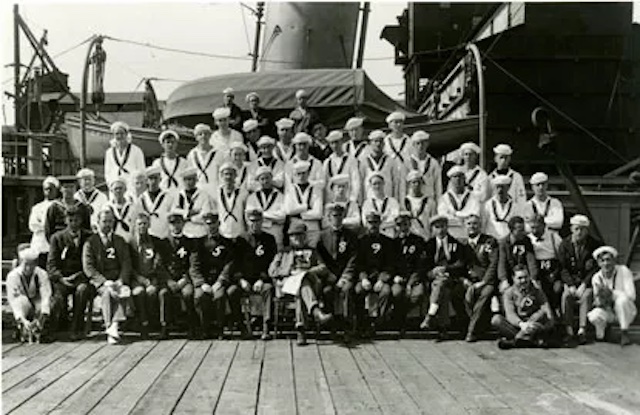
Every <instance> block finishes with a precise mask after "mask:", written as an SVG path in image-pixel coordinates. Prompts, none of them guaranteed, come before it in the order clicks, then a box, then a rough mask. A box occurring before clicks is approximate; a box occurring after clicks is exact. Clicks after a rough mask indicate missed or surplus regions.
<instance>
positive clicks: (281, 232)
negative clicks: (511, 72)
mask: <svg viewBox="0 0 640 415" xmlns="http://www.w3.org/2000/svg"><path fill="white" fill-rule="evenodd" d="M296 100H297V107H296V109H294V111H292V113H291V116H290V118H282V119H280V120H278V121H277V122H275V132H276V135H277V138H274V137H271V136H269V135H267V134H265V133H264V131H265V130H266V131H269V129H270V125H269V122H268V120H267V119H266V117H265V115H264V114H265V113H264V111H262V110H261V109H260V107H259V96H258V95H257V94H255V93H251V94H249V95H248V96H247V102H249V103H250V110H249V112H248V114H249V116H248V118H247V119H245V120H244V121H242V118H243V117H242V112H241V110H240V109H239V108H238V107H237V105H235V104H234V103H233V91H231V90H225V106H224V107H222V108H218V109H216V110H215V111H214V112H213V119H214V122H215V125H216V130H215V131H213V130H212V128H211V127H210V126H209V125H206V124H198V125H196V126H195V128H194V131H193V132H194V136H195V139H196V141H197V146H195V147H194V148H193V149H191V150H190V151H189V153H188V154H187V155H186V157H183V156H182V155H180V154H178V151H177V149H178V143H179V141H180V140H181V137H180V135H179V134H178V133H176V132H175V131H173V130H170V129H168V130H165V131H163V132H162V133H161V134H160V135H159V137H158V141H159V144H160V145H161V146H162V149H163V153H162V155H161V156H160V157H159V158H157V159H156V160H154V161H153V162H152V163H151V165H150V166H146V164H145V157H144V154H143V152H142V151H141V149H140V148H139V147H137V146H136V145H135V144H134V143H132V142H131V134H130V132H129V127H128V126H127V125H126V124H124V123H122V122H116V123H114V124H113V125H112V127H111V132H112V134H113V140H112V142H111V147H110V148H109V149H108V150H107V152H106V154H105V159H104V172H105V180H106V185H107V188H108V194H107V193H104V192H102V191H100V190H99V189H98V188H97V187H96V177H95V174H94V172H93V171H92V170H90V169H87V168H83V169H81V170H80V171H79V172H78V173H77V175H75V176H74V177H58V178H54V177H48V178H46V179H45V180H44V182H43V191H44V197H45V200H44V201H43V202H41V203H39V204H37V205H35V206H34V207H33V209H32V212H31V217H30V220H29V226H30V229H31V231H32V232H33V238H32V241H31V244H26V245H23V246H21V247H19V252H18V256H19V260H20V261H19V265H18V266H17V267H16V268H15V269H14V270H13V271H12V272H11V273H10V274H9V276H8V278H7V294H8V298H9V303H10V305H11V308H12V310H13V312H14V316H15V318H16V321H17V323H18V327H19V328H20V330H23V331H29V330H35V329H44V328H47V329H49V330H54V331H55V330H57V329H58V328H59V327H60V326H61V325H63V324H64V323H65V322H68V318H69V312H68V310H67V300H68V297H69V296H72V297H73V310H72V313H71V316H72V317H71V321H70V331H71V333H72V334H71V337H72V338H73V339H78V338H81V337H83V336H84V335H85V334H86V329H85V324H84V321H85V320H84V319H85V314H86V312H85V310H86V309H87V306H88V304H90V303H91V300H92V299H93V298H94V297H95V295H99V296H100V298H101V305H102V314H103V318H104V324H105V329H106V330H105V332H106V334H107V340H108V342H109V343H118V342H119V340H120V326H119V323H121V322H122V321H124V320H126V319H127V317H133V318H134V320H135V321H136V322H137V323H138V325H139V329H140V331H141V333H142V335H143V336H144V337H147V336H148V334H149V331H150V329H153V328H154V327H156V326H157V327H158V330H159V332H160V338H167V337H169V335H170V334H171V333H170V332H171V327H172V323H173V322H174V321H175V319H176V317H177V316H178V315H185V314H186V318H187V322H188V330H189V333H188V335H189V337H191V338H202V337H206V338H212V337H222V336H224V335H225V328H226V329H228V330H233V329H236V328H237V329H239V330H240V331H241V333H242V335H243V336H246V337H249V336H250V335H251V332H250V331H251V328H250V326H249V325H248V324H247V322H246V319H244V318H243V313H242V301H243V298H246V297H247V296H249V295H252V294H255V295H258V296H261V297H262V301H261V308H262V317H263V331H262V338H263V339H264V340H268V339H270V338H271V333H270V323H271V316H272V311H273V310H272V308H273V298H274V297H276V298H281V297H283V296H284V295H290V296H292V298H293V299H294V300H295V303H296V316H295V321H296V328H297V329H298V342H299V343H300V344H305V343H306V334H305V333H306V332H305V329H306V328H307V327H308V323H309V321H310V320H314V321H315V322H316V323H317V324H319V325H327V324H328V325H330V326H331V327H332V328H341V329H343V330H344V333H345V337H347V340H348V339H349V338H352V337H353V336H354V335H359V336H365V337H370V336H372V335H374V334H375V330H376V327H377V326H379V325H380V324H382V323H388V322H391V323H393V325H394V327H396V328H398V329H399V330H400V332H401V334H402V333H403V332H404V329H405V326H406V324H405V321H406V317H407V313H408V312H409V311H410V310H411V309H412V308H413V307H414V306H418V305H420V304H422V303H423V301H425V303H426V302H427V300H428V308H427V309H426V316H425V317H424V320H423V321H422V323H421V325H420V327H421V328H422V329H431V330H435V331H437V333H438V338H439V339H446V338H447V337H448V330H449V327H450V325H451V316H452V315H454V316H455V318H456V320H457V321H458V322H459V323H460V322H462V324H464V327H466V340H467V341H469V342H472V341H476V340H477V339H478V338H479V337H482V335H483V334H484V333H485V332H486V331H487V330H488V328H489V324H488V323H489V322H490V323H491V324H492V325H493V326H494V327H495V328H496V329H497V330H498V331H499V332H500V334H501V336H502V339H501V340H500V343H499V344H500V346H501V347H514V346H532V345H534V346H535V345H540V344H545V342H546V341H547V340H548V339H549V336H550V335H551V334H552V333H553V332H554V329H557V328H558V327H560V328H561V330H562V332H563V337H564V340H565V341H566V342H578V343H580V344H584V343H586V342H587V336H588V331H587V329H588V327H589V323H590V324H591V325H592V326H594V327H595V332H596V338H597V339H602V338H604V337H605V335H606V334H607V333H606V329H607V328H608V327H610V325H611V324H612V323H614V322H617V323H618V324H619V325H620V328H621V333H622V335H621V342H622V344H628V343H629V342H630V339H629V336H628V328H629V325H630V324H631V322H632V321H633V319H634V318H635V314H636V308H635V289H634V284H633V278H632V276H631V272H630V271H629V269H628V268H627V267H626V266H624V265H617V264H616V259H617V256H618V253H617V251H616V249H615V248H613V247H610V246H603V245H602V243H601V242H600V241H598V240H596V239H594V238H593V237H592V236H590V234H589V226H590V223H589V219H588V218H587V217H586V216H584V215H581V214H578V215H575V216H573V217H571V218H570V229H571V233H570V234H569V235H568V236H566V237H565V238H564V239H563V238H561V237H560V235H559V230H560V229H561V227H562V226H563V223H564V221H565V218H564V209H563V206H562V204H561V202H560V201H559V200H558V199H556V198H553V197H550V196H549V195H548V194H547V185H548V180H549V179H548V176H547V175H546V174H545V173H542V172H538V173H535V174H534V175H532V176H531V178H530V180H529V184H530V185H531V189H532V191H533V197H531V198H530V199H529V200H527V198H526V189H525V182H524V179H523V177H522V175H521V174H520V173H518V172H517V171H515V170H514V169H513V168H512V167H511V156H512V152H513V150H512V148H511V147H510V146H509V145H506V144H500V145H497V146H496V147H495V148H494V149H493V151H494V153H495V157H494V161H495V164H496V168H495V169H494V170H493V171H491V172H490V173H487V172H486V171H485V170H483V169H482V168H481V167H480V166H479V165H478V160H479V153H480V148H479V147H478V146H477V145H476V144H474V143H471V142H469V143H465V144H463V145H462V146H461V147H460V149H459V151H458V153H459V156H460V162H459V163H453V165H452V166H446V165H445V166H446V167H445V166H443V165H442V164H441V163H440V162H439V161H438V160H437V159H436V158H434V157H432V156H431V155H430V154H429V151H428V150H429V141H430V135H429V133H427V132H425V131H416V132H414V133H413V134H412V135H411V136H409V135H408V134H406V133H405V132H404V115H403V114H402V113H401V112H394V113H391V114H389V116H388V117H387V119H386V121H387V124H388V130H389V132H388V133H385V132H383V131H382V130H373V131H371V132H369V133H368V134H365V130H364V126H363V122H364V120H363V119H362V118H358V117H354V118H351V119H349V120H348V121H347V122H346V125H345V126H344V130H334V131H329V132H328V131H327V129H326V127H324V125H322V123H321V122H320V121H319V118H318V116H317V114H316V113H315V112H314V111H313V110H312V109H311V108H309V107H308V106H307V101H308V96H307V94H306V92H305V91H302V90H301V91H298V92H297V93H296ZM235 128H239V129H241V130H242V133H241V132H240V131H238V130H237V129H235ZM312 134H313V136H312ZM443 176H445V177H443ZM78 187H79V188H78ZM58 193H60V197H59V196H58ZM576 308H578V313H577V314H578V315H577V316H576V315H575V309H576Z"/></svg>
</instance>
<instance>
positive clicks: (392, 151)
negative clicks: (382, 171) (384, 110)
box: [384, 111, 411, 165]
mask: <svg viewBox="0 0 640 415" xmlns="http://www.w3.org/2000/svg"><path fill="white" fill-rule="evenodd" d="M404 119H405V116H404V114H403V113H401V112H399V111H395V112H392V113H391V114H389V115H388V116H387V118H386V121H387V125H388V126H389V129H390V130H391V132H390V133H389V134H388V135H387V136H386V137H385V139H384V152H385V153H387V154H388V155H389V156H391V157H393V158H394V159H397V160H398V163H399V164H401V165H403V164H404V163H405V161H406V160H407V159H408V158H409V156H410V155H411V143H410V142H409V141H410V138H409V136H408V135H407V134H406V133H405V132H404Z"/></svg>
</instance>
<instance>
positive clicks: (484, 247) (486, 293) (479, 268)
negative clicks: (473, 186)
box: [464, 215, 498, 342]
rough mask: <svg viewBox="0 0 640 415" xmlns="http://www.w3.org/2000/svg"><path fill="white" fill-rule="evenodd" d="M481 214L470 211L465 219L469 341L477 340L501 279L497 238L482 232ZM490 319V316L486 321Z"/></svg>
mask: <svg viewBox="0 0 640 415" xmlns="http://www.w3.org/2000/svg"><path fill="white" fill-rule="evenodd" d="M480 223H481V221H480V217H478V216H477V215H469V216H468V217H467V219H466V220H465V226H466V227H467V236H468V238H467V241H468V244H469V254H470V261H469V276H468V278H467V280H468V281H469V283H468V286H467V292H466V294H465V296H464V302H465V305H466V307H467V315H468V316H469V327H468V328H467V337H466V339H465V340H466V341H467V342H474V341H476V340H477V334H478V333H477V329H476V327H477V325H478V322H479V321H480V319H481V317H482V316H483V314H485V313H488V312H489V311H490V304H491V303H490V301H489V300H490V299H491V297H492V296H493V294H494V292H495V291H496V283H497V281H498V278H497V273H498V242H497V241H496V240H495V238H494V237H493V236H490V235H487V234H484V233H481V232H480ZM488 321H489V319H487V322H488Z"/></svg>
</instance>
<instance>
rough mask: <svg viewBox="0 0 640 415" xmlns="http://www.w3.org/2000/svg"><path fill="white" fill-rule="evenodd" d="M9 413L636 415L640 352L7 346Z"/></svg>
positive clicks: (423, 345) (175, 344)
mask: <svg viewBox="0 0 640 415" xmlns="http://www.w3.org/2000/svg"><path fill="white" fill-rule="evenodd" d="M2 364H3V367H2V371H3V379H2V380H3V383H2V384H3V390H2V413H5V414H9V413H10V414H44V413H58V414H65V415H67V414H87V413H94V414H113V413H117V414H127V413H131V414H154V415H155V414H170V413H176V414H211V413H219V414H225V415H226V414H292V415H294V414H305V415H306V414H314V415H315V414H319V415H320V414H322V415H331V414H393V415H404V414H445V415H446V414H452V415H457V414H464V415H476V414H478V415H479V414H492V415H493V414H499V415H500V414H552V415H553V414H576V415H591V414H607V415H608V414H616V415H630V414H637V413H640V410H639V409H638V408H640V346H636V345H633V346H630V347H627V348H624V349H621V348H620V346H618V345H614V344H594V345H588V346H583V347H580V348H576V349H553V350H508V351H500V350H498V348H497V347H496V345H495V343H493V342H479V343H475V344H465V343H464V342H461V341H449V342H444V343H434V342H433V341H431V340H400V341H398V340H380V341H376V342H372V343H363V344H359V345H357V346H354V347H346V346H344V345H342V344H334V343H332V342H330V341H321V342H318V343H316V342H314V341H313V340H311V341H310V344H309V345H308V346H307V347H303V348H300V347H297V346H296V345H295V341H294V340H288V339H282V340H274V341H271V342H266V343H263V342H261V341H258V340H256V341H236V340H225V341H186V340H181V339H172V340H169V341H161V342H158V341H153V340H149V341H135V342H133V343H131V344H128V345H118V346H108V345H106V344H105V342H104V341H103V339H102V337H99V338H93V339H89V340H85V341H83V342H80V343H55V344H49V345H31V346H27V345H16V344H7V345H4V346H3V350H2Z"/></svg>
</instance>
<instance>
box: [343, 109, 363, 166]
mask: <svg viewBox="0 0 640 415" xmlns="http://www.w3.org/2000/svg"><path fill="white" fill-rule="evenodd" d="M363 122H364V118H360V117H352V118H349V119H348V120H347V122H346V123H345V125H344V130H345V131H346V132H347V134H348V135H349V140H348V141H347V143H346V145H345V147H346V149H345V151H346V152H347V153H349V154H351V155H352V156H353V158H355V159H356V160H359V159H360V156H361V155H362V154H363V153H365V152H366V151H367V136H366V135H365V134H364V127H363V125H362V124H363Z"/></svg>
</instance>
